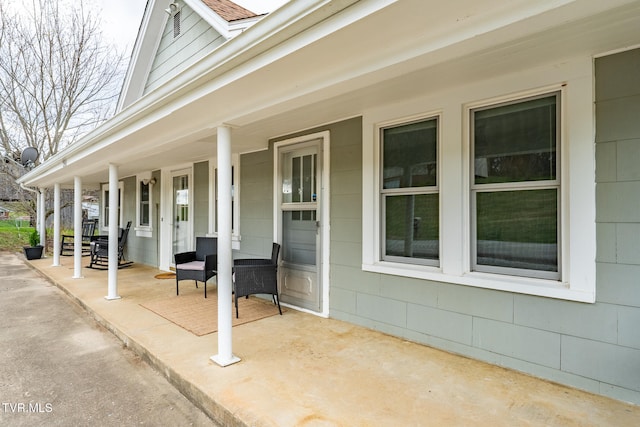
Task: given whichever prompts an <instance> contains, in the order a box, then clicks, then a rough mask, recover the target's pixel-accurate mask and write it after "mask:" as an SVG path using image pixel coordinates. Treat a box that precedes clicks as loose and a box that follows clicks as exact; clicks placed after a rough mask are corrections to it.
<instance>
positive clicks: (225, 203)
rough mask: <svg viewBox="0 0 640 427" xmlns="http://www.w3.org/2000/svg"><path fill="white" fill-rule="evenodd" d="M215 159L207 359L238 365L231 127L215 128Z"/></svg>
mask: <svg viewBox="0 0 640 427" xmlns="http://www.w3.org/2000/svg"><path fill="white" fill-rule="evenodd" d="M217 133H218V143H217V150H218V153H217V157H218V217H217V221H218V274H217V281H218V354H217V355H215V356H211V360H213V361H214V362H215V363H217V364H218V365H220V366H228V365H231V364H233V363H236V362H239V361H240V358H239V357H236V356H234V355H233V348H232V345H233V343H232V341H233V340H232V335H231V326H232V324H231V321H232V316H233V311H232V310H231V304H230V301H231V289H232V283H231V281H232V276H231V274H232V265H233V254H232V252H231V128H230V127H228V126H219V127H218V129H217Z"/></svg>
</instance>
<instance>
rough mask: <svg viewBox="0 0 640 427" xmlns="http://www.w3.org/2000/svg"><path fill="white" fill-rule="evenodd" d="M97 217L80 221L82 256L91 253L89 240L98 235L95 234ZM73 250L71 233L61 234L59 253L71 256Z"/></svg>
mask: <svg viewBox="0 0 640 427" xmlns="http://www.w3.org/2000/svg"><path fill="white" fill-rule="evenodd" d="M97 225H98V220H97V219H86V220H84V221H82V256H85V255H90V254H91V242H92V241H94V240H95V239H96V238H97V237H98V236H95V235H94V234H95V232H96V226H97ZM73 251H74V239H73V235H69V234H63V235H62V242H61V243H60V255H63V256H71V255H73Z"/></svg>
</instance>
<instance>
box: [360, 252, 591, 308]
mask: <svg viewBox="0 0 640 427" xmlns="http://www.w3.org/2000/svg"><path fill="white" fill-rule="evenodd" d="M362 270H363V271H368V272H371V273H380V274H389V275H394V276H403V277H411V278H415V279H422V280H431V281H435V282H442V283H452V284H456V285H465V286H473V287H476V288H484V289H494V290H498V291H505V292H515V293H519V294H527V295H536V296H541V297H547V298H557V299H564V300H569V301H578V302H586V303H594V302H595V292H588V291H584V290H576V289H571V288H570V286H569V284H568V283H564V282H558V281H555V280H545V279H532V278H526V277H517V276H507V275H501V274H490V273H478V272H467V273H463V274H461V275H454V274H447V273H443V272H442V270H440V269H439V268H436V267H424V266H417V265H412V264H401V263H391V262H377V263H374V264H362Z"/></svg>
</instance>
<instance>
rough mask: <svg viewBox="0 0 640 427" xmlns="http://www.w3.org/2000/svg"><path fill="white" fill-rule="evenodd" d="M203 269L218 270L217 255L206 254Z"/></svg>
mask: <svg viewBox="0 0 640 427" xmlns="http://www.w3.org/2000/svg"><path fill="white" fill-rule="evenodd" d="M204 270H205V271H216V270H218V255H217V254H213V255H207V256H205V257H204Z"/></svg>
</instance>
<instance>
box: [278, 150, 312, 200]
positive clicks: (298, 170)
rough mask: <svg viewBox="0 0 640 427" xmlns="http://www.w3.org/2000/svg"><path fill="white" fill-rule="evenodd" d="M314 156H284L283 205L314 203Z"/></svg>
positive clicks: (289, 154)
mask: <svg viewBox="0 0 640 427" xmlns="http://www.w3.org/2000/svg"><path fill="white" fill-rule="evenodd" d="M316 162H317V155H316V154H305V155H295V154H292V153H286V154H284V165H283V176H284V179H283V182H282V201H283V203H300V202H303V203H309V202H316V167H317V166H316Z"/></svg>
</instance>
